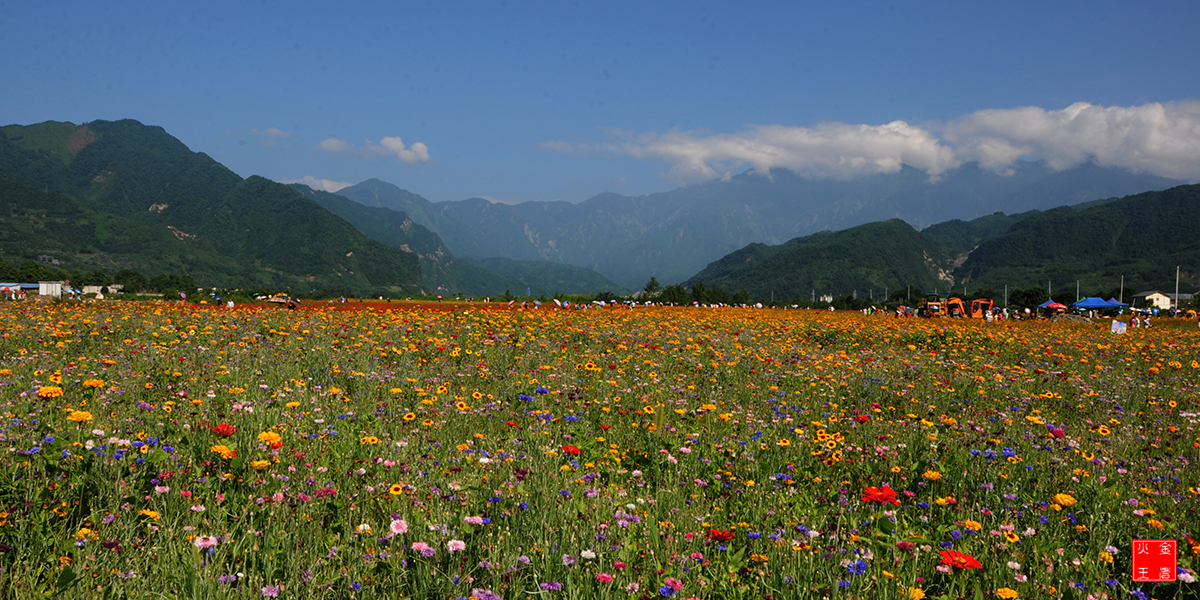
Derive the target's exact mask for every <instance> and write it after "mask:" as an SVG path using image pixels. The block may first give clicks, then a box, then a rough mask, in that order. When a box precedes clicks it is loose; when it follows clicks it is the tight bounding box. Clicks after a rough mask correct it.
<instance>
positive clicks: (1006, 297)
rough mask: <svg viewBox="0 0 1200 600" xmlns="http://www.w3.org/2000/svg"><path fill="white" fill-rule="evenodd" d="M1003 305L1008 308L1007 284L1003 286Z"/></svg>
mask: <svg viewBox="0 0 1200 600" xmlns="http://www.w3.org/2000/svg"><path fill="white" fill-rule="evenodd" d="M1004 305H1005V306H1008V284H1007V283H1006V284H1004Z"/></svg>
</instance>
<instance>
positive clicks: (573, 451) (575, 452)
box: [562, 444, 583, 456]
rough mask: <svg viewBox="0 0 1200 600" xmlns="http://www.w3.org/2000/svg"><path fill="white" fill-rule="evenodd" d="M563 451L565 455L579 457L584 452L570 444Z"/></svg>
mask: <svg viewBox="0 0 1200 600" xmlns="http://www.w3.org/2000/svg"><path fill="white" fill-rule="evenodd" d="M562 451H563V454H570V455H571V456H575V455H578V454H580V453H582V452H583V450H580V449H579V448H576V447H575V446H572V445H570V444H567V445H566V446H563V447H562Z"/></svg>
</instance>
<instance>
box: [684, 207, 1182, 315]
mask: <svg viewBox="0 0 1200 600" xmlns="http://www.w3.org/2000/svg"><path fill="white" fill-rule="evenodd" d="M1176 266H1179V267H1180V281H1181V285H1182V286H1183V290H1186V291H1191V290H1194V289H1196V288H1197V287H1198V286H1200V185H1183V186H1177V187H1173V188H1170V189H1167V190H1163V191H1153V192H1144V193H1141V194H1135V195H1131V196H1126V197H1124V198H1113V199H1105V200H1100V201H1092V202H1087V203H1082V204H1078V205H1075V206H1063V207H1058V208H1054V209H1051V210H1047V211H1036V210H1035V211H1027V212H1024V213H1020V214H1016V215H1005V214H1004V213H995V214H992V215H987V216H984V217H980V218H977V219H974V220H971V221H962V220H952V221H947V222H943V223H939V224H937V225H934V226H931V227H927V228H926V229H924V230H922V231H917V230H916V229H914V228H913V227H912V226H910V225H909V224H908V223H905V222H904V221H900V220H898V219H893V220H888V221H881V222H875V223H868V224H865V225H859V226H857V227H852V228H849V229H846V230H843V231H838V232H821V233H817V234H813V235H809V236H805V237H799V238H795V239H793V240H790V241H788V242H786V243H784V244H780V245H774V246H769V245H765V244H751V245H749V246H747V247H745V248H742V249H741V250H738V251H737V252H733V253H731V254H729V255H727V256H725V257H723V258H721V259H720V260H717V261H714V262H712V263H710V264H709V265H708V266H707V267H706V268H705V269H703V270H702V271H700V272H699V273H697V274H696V275H695V276H693V277H691V278H690V279H689V280H688V281H687V282H685V285H689V286H694V285H695V284H697V283H702V284H704V285H705V286H707V287H709V288H712V287H720V288H722V289H723V290H727V291H730V292H735V291H744V292H746V293H747V295H748V297H750V298H751V299H758V300H766V299H768V298H769V297H774V298H777V299H779V300H785V299H799V300H810V299H812V298H813V297H816V296H842V295H851V294H855V295H857V296H858V297H860V298H862V297H865V296H867V295H868V294H870V295H871V297H873V298H883V297H885V296H888V295H890V294H889V291H892V292H894V291H899V290H902V289H906V288H908V287H909V286H911V288H912V289H920V290H925V291H935V290H936V291H940V293H942V295H946V294H947V293H949V292H950V291H951V289H952V288H953V290H954V292H955V293H959V294H962V295H968V294H970V293H971V292H973V291H974V292H978V291H982V290H986V289H991V290H993V292H997V294H996V295H999V294H998V291H999V290H1001V289H1004V288H1005V286H1007V287H1008V289H1012V290H1016V289H1020V288H1031V287H1040V288H1042V289H1046V288H1047V287H1049V288H1051V289H1054V288H1055V287H1057V288H1058V289H1063V288H1070V289H1072V290H1074V289H1075V287H1076V284H1078V286H1079V288H1080V289H1081V290H1082V291H1083V292H1084V293H1085V295H1086V294H1088V293H1091V294H1092V295H1099V294H1101V293H1106V292H1109V291H1111V290H1115V289H1118V288H1119V287H1120V286H1121V284H1122V281H1123V282H1124V284H1125V286H1126V287H1127V288H1129V289H1132V290H1148V289H1154V288H1159V289H1166V290H1172V289H1173V285H1174V278H1175V272H1176V271H1175V267H1176Z"/></svg>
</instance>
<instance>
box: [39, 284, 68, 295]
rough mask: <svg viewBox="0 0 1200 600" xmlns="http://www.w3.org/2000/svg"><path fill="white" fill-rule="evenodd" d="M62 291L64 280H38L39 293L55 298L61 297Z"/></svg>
mask: <svg viewBox="0 0 1200 600" xmlns="http://www.w3.org/2000/svg"><path fill="white" fill-rule="evenodd" d="M62 292H63V282H62V281H39V282H38V295H41V296H53V297H55V298H61V297H62Z"/></svg>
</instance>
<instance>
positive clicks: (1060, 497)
mask: <svg viewBox="0 0 1200 600" xmlns="http://www.w3.org/2000/svg"><path fill="white" fill-rule="evenodd" d="M1077 502H1078V500H1076V499H1075V497H1074V496H1071V495H1070V494H1055V495H1054V503H1055V504H1058V505H1060V506H1066V507H1071V506H1075V504H1076V503H1077Z"/></svg>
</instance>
